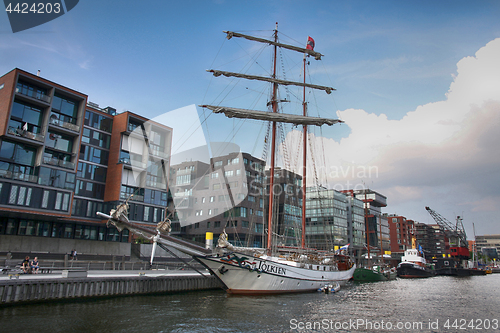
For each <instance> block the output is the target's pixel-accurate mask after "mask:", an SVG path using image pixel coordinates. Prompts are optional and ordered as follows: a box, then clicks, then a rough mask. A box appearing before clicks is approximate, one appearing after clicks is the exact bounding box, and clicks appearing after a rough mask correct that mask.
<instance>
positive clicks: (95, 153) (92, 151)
mask: <svg viewBox="0 0 500 333" xmlns="http://www.w3.org/2000/svg"><path fill="white" fill-rule="evenodd" d="M122 153H123V152H122ZM126 154H127V157H128V163H127V164H130V155H129V154H128V153H126ZM120 157H122V156H121V155H120ZM80 159H81V160H85V161H89V162H93V163H97V164H103V165H108V159H109V152H108V151H107V150H103V149H99V148H96V147H91V146H86V145H81V147H80Z"/></svg>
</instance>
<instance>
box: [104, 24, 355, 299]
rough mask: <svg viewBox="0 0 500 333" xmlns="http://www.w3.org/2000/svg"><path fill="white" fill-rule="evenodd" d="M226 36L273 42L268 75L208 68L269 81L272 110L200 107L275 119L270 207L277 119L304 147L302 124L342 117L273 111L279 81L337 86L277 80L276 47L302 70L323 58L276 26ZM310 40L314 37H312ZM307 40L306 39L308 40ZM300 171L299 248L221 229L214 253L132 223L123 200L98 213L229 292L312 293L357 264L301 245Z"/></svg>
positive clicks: (162, 228)
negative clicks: (286, 40)
mask: <svg viewBox="0 0 500 333" xmlns="http://www.w3.org/2000/svg"><path fill="white" fill-rule="evenodd" d="M225 33H226V34H227V37H228V38H232V37H240V38H245V39H250V40H253V41H257V42H261V43H265V44H270V45H273V46H274V73H273V74H272V76H271V77H257V76H254V75H246V74H238V73H230V72H225V71H219V70H209V72H211V73H213V74H214V75H215V76H220V75H224V76H230V77H236V78H243V79H250V80H262V81H266V82H270V83H271V84H272V86H273V89H272V95H271V98H270V102H269V105H271V107H272V112H266V111H254V110H244V109H237V108H232V107H224V106H219V105H217V106H214V105H202V107H204V108H208V109H210V110H212V111H213V112H214V113H224V114H225V115H226V116H228V117H235V118H247V119H257V120H263V121H271V122H272V123H273V131H272V141H271V165H270V171H269V175H270V176H269V188H270V193H269V207H273V198H274V193H273V188H274V186H273V185H274V155H275V138H276V123H277V122H286V123H292V124H295V125H302V126H303V129H304V135H303V137H304V144H303V147H307V142H306V141H305V140H306V137H307V135H306V133H307V132H306V129H307V126H308V125H314V126H322V125H325V124H326V125H333V124H336V123H339V122H341V121H340V120H337V119H329V118H319V117H310V116H307V112H306V109H307V107H306V104H307V103H306V102H305V101H304V102H303V107H304V112H303V113H304V114H303V115H291V114H284V113H278V112H277V109H278V107H277V104H278V101H277V88H278V86H279V85H297V86H301V87H303V88H304V99H305V89H306V88H311V89H319V90H323V91H325V92H326V93H331V91H332V90H335V89H333V88H331V87H324V86H318V85H314V84H309V83H306V82H305V75H304V82H292V81H285V80H280V79H277V78H276V77H277V76H276V53H277V48H278V47H280V48H285V49H289V50H293V51H297V52H300V53H303V54H304V61H303V63H304V73H305V66H306V55H310V56H313V57H314V58H315V59H319V58H321V54H320V53H318V52H315V51H314V50H313V47H306V48H300V47H296V46H290V45H285V44H282V43H280V42H278V31H277V29H276V30H275V31H274V40H266V39H261V38H255V37H252V36H248V35H243V34H239V33H236V32H230V31H225ZM310 40H312V39H310ZM308 44H309V43H308ZM303 150H304V155H303V162H304V163H305V161H306V155H305V154H306V152H305V151H306V149H303ZM303 170H304V174H303V176H302V177H303V178H302V184H303V188H302V192H303V198H302V203H303V205H302V232H301V235H302V242H301V247H299V248H290V247H280V246H276V243H275V244H274V246H273V233H272V232H268V233H267V244H266V245H267V247H266V248H264V249H263V248H248V247H236V246H233V245H232V244H230V243H229V242H228V241H227V235H226V233H225V232H223V233H222V234H221V235H220V237H219V240H218V242H217V247H216V249H215V251H214V253H209V254H207V253H206V251H204V249H195V248H193V247H190V246H189V244H184V243H182V242H179V241H177V240H175V239H174V238H172V237H169V236H168V232H169V229H170V227H169V223H168V221H164V222H162V223H160V224H159V225H158V227H157V231H156V233H154V232H151V230H149V231H148V230H146V229H145V228H143V227H140V226H137V225H133V224H131V223H130V222H129V221H128V218H127V214H128V204H127V202H126V203H124V204H122V205H120V206H119V207H118V208H117V209H116V210H112V211H111V214H110V215H107V214H103V213H98V215H100V216H102V217H105V218H107V219H108V221H109V223H112V224H113V225H115V226H116V227H117V228H118V229H119V230H121V229H123V228H127V229H129V230H130V231H131V232H133V233H136V234H138V235H140V236H142V237H144V238H147V239H150V240H152V241H153V242H154V247H153V254H152V257H153V256H154V249H155V247H156V244H159V245H160V246H165V245H166V246H171V247H174V248H176V249H178V250H180V251H183V252H185V253H188V254H190V255H192V256H193V258H194V259H196V260H197V261H198V262H200V263H201V264H202V265H203V266H204V267H206V268H207V269H208V270H210V272H211V273H212V274H213V275H215V276H216V277H217V278H218V279H219V280H220V281H221V282H222V284H223V285H224V288H225V289H226V290H227V292H228V293H233V294H277V293H292V292H312V291H316V290H318V289H320V288H322V287H324V286H325V285H337V284H339V285H343V284H345V283H346V282H347V281H348V280H350V279H352V276H353V273H354V270H355V269H356V265H355V264H354V263H353V262H352V261H351V258H350V257H349V256H347V255H343V254H335V253H333V251H332V252H326V251H322V252H320V251H316V250H314V249H309V248H306V246H305V202H306V200H305V193H306V178H305V175H306V173H305V166H304V167H303ZM268 211H269V215H268V219H267V220H268V227H267V230H273V223H274V221H275V217H274V216H273V215H272V211H273V210H272V209H269V210H268Z"/></svg>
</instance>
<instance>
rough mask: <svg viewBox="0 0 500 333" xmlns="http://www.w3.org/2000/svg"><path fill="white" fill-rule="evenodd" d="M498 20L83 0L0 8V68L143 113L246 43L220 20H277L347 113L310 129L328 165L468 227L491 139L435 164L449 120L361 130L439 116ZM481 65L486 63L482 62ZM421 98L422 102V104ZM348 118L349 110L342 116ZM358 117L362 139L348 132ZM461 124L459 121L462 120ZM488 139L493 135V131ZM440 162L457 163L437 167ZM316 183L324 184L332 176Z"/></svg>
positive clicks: (490, 10) (434, 4) (487, 223)
mask: <svg viewBox="0 0 500 333" xmlns="http://www.w3.org/2000/svg"><path fill="white" fill-rule="evenodd" d="M498 17H500V2H498V1H477V2H474V3H472V2H470V1H307V2H306V1H222V0H219V1H175V2H174V1H140V2H139V1H105V2H103V1H93V0H86V1H80V2H79V3H78V5H77V6H76V7H75V8H74V9H73V10H71V11H70V12H68V13H67V14H65V15H63V16H62V17H60V18H58V19H56V20H54V21H51V22H49V23H46V24H44V25H41V26H38V27H35V28H32V29H29V30H26V31H23V32H18V33H16V34H13V33H12V32H11V29H10V26H9V23H8V19H7V15H6V14H5V13H4V14H0V73H1V74H3V73H6V72H8V71H10V70H12V69H13V68H15V67H18V68H21V69H24V70H26V71H29V72H32V73H36V71H37V70H41V76H42V77H44V78H47V79H49V80H52V81H54V82H57V83H61V84H63V85H65V86H67V87H70V88H73V89H75V90H78V91H81V92H83V93H85V94H87V95H88V96H89V101H92V102H95V103H98V104H99V105H100V106H101V107H106V106H108V105H109V106H112V107H115V108H116V109H117V110H118V111H119V112H121V111H124V110H131V111H133V112H136V113H138V114H142V115H144V116H147V117H151V118H153V117H156V116H158V115H160V114H163V113H165V112H167V111H171V110H175V109H178V108H182V107H185V106H187V105H192V104H196V105H198V104H202V103H211V102H213V101H214V100H216V99H217V95H218V92H217V90H218V88H219V87H220V86H219V83H216V82H215V79H212V77H211V75H210V74H208V73H206V72H205V70H206V69H208V68H210V67H211V66H212V64H214V65H219V64H221V65H225V64H227V63H228V61H229V59H234V52H236V53H238V52H241V51H242V50H251V49H250V48H251V46H250V45H249V44H246V43H245V42H241V41H237V42H236V41H235V42H233V40H231V41H225V35H224V34H223V33H222V30H233V31H240V32H244V31H247V32H251V33H256V34H258V35H261V36H270V35H271V33H272V32H271V30H272V29H273V28H274V25H275V22H278V23H279V30H280V31H282V32H283V33H285V34H286V36H290V37H291V38H293V39H294V40H295V41H299V43H304V44H305V41H306V40H307V36H312V37H314V39H315V41H316V50H318V51H320V52H321V53H323V54H325V57H324V58H323V60H322V62H321V64H314V66H316V67H314V68H315V69H317V70H318V71H319V70H322V72H323V74H321V75H319V80H320V82H317V83H320V84H326V85H332V86H333V87H335V88H337V89H338V90H337V91H336V92H334V93H333V95H334V96H333V97H329V99H327V100H326V102H323V101H320V102H319V103H320V104H321V107H322V108H324V109H327V108H329V109H331V111H332V112H333V115H334V116H340V117H342V119H344V117H345V119H344V120H346V121H347V120H348V119H349V120H350V123H349V122H347V123H346V124H345V125H342V126H338V127H336V128H332V129H324V131H323V132H316V133H315V135H316V136H324V137H326V138H327V139H329V140H332V142H333V143H332V144H333V146H332V147H333V148H331V151H332V152H335V153H337V154H341V153H342V154H343V156H348V157H346V158H345V160H340V159H333V158H332V161H333V160H335V162H332V163H339V167H340V166H343V167H345V166H346V165H347V164H349V165H351V167H353V166H356V167H357V168H359V167H361V166H364V167H366V166H367V165H374V164H376V165H377V166H378V167H379V169H380V170H381V171H380V174H379V175H377V176H376V177H375V178H376V179H369V178H370V177H368V179H366V177H365V178H364V179H363V181H365V182H366V183H367V184H370V183H371V184H372V185H370V186H371V187H373V189H375V190H378V191H379V192H380V193H382V194H386V195H387V196H388V203H389V206H388V207H387V209H386V210H385V211H386V212H388V213H398V214H402V215H405V216H407V217H408V218H413V219H416V220H418V221H421V222H425V223H432V219H431V218H430V216H429V215H428V214H427V213H426V212H425V209H424V206H425V205H428V206H431V208H433V209H435V210H437V211H438V212H440V213H441V214H443V215H445V216H446V217H447V218H448V219H450V220H453V218H454V215H461V214H463V215H464V217H465V220H464V221H465V222H464V223H465V224H466V227H467V229H468V232H469V234H470V235H471V234H472V227H471V226H469V225H467V223H469V224H471V223H472V222H475V224H476V231H477V233H478V234H484V233H499V234H500V224H498V217H497V216H498V215H499V211H498V208H496V207H495V205H493V204H491V203H490V204H487V203H488V200H493V199H496V198H500V193H499V192H498V190H496V191H493V190H492V189H491V188H488V189H487V191H486V190H485V188H484V186H488V187H489V186H492V185H495V184H496V185H498V182H499V181H500V175H499V172H498V170H497V169H498V164H497V162H499V161H497V160H492V159H491V158H489V157H491V156H495V155H496V154H497V153H498V147H497V146H496V145H494V144H492V145H490V146H488V147H489V149H490V150H486V152H485V153H484V154H485V155H478V154H480V153H481V152H482V151H483V150H481V149H479V150H478V147H479V146H478V145H475V146H474V147H472V148H470V149H471V150H470V151H465V150H463V149H462V152H464V155H468V156H470V159H467V158H465V157H463V156H451V157H450V158H449V159H448V160H446V161H443V159H442V158H443V156H444V155H446V153H442V152H441V153H440V152H438V151H432V153H431V154H428V153H426V152H429V149H430V148H429V147H432V149H434V148H436V147H438V148H439V147H442V149H443V150H444V151H445V152H448V153H449V154H452V152H461V150H460V149H459V148H456V147H455V148H450V146H449V144H450V140H451V141H453V138H456V137H457V136H460V133H462V132H460V131H459V129H456V131H455V132H450V133H448V135H447V136H446V135H443V137H439V138H437V137H436V138H435V140H434V141H432V142H430V141H429V142H428V141H426V138H427V137H434V135H435V132H432V133H428V132H426V131H429V130H431V127H429V128H427V127H426V126H425V122H424V125H415V126H419V127H418V129H416V130H415V132H420V134H419V133H413V131H411V130H407V131H408V132H412V135H413V136H409V138H408V141H409V143H408V142H403V141H405V140H403V141H401V139H398V140H399V141H397V142H395V141H387V140H385V139H383V138H379V140H380V141H377V140H374V139H373V137H378V134H380V133H384V131H387V130H390V131H395V130H394V129H395V128H406V127H404V126H399V125H403V124H406V123H405V121H404V119H405V117H407V118H408V115H409V113H410V114H412V113H413V114H415V115H418V114H420V115H423V114H432V115H437V114H441V112H442V111H439V110H441V109H439V106H440V105H442V104H440V102H446V101H448V95H449V92H450V89H451V87H452V86H453V83H454V82H455V81H456V80H457V77H459V78H460V76H461V73H459V72H458V70H457V68H458V67H457V64H459V62H460V61H461V60H462V59H464V58H466V59H467V57H475V56H476V52H478V51H479V50H480V49H482V48H484V47H485V46H486V45H487V44H488V43H489V42H491V41H493V40H495V39H496V38H499V37H500V20H498ZM487 52H490V53H493V54H495V53H494V52H496V49H495V50H493V47H489V48H487V49H486V51H485V52H483V53H485V54H486V53H487ZM484 59H488V57H487V56H486V55H485V56H484ZM498 59H500V57H499V58H498ZM299 60H300V58H299ZM484 61H486V60H484ZM462 63H463V64H464V65H463V68H464V69H463V72H464V74H463V75H462V77H464V78H465V77H467V75H466V73H468V72H467V71H471V72H473V71H476V72H477V70H475V69H474V65H473V64H467V63H465V62H462ZM494 64H495V61H494V60H493V66H494ZM496 64H497V66H499V65H498V63H496ZM262 66H264V67H265V66H266V65H262ZM485 66H492V65H491V63H490V64H489V65H485ZM495 68H496V67H495ZM221 69H224V68H221ZM492 72H493V73H496V72H495V71H492ZM325 73H326V74H325ZM256 74H261V73H256ZM484 75H496V74H492V73H488V71H485V74H484ZM493 79H495V77H494V78H493ZM479 80H480V81H481V79H479ZM464 81H465V80H463V81H462V80H460V82H464ZM222 82H225V81H222ZM460 82H458V83H457V84H455V87H458V86H459V83H460ZM463 84H464V85H465V84H466V83H463ZM464 89H465V88H464ZM465 91H467V90H466V89H465ZM469 91H470V89H469ZM490 93H491V94H490V95H488V96H481V98H483V99H484V100H493V101H498V100H499V99H500V97H498V96H500V94H497V91H491V92H490ZM447 94H448V95H447ZM495 96H497V97H498V98H496V99H495ZM321 98H323V97H321ZM472 99H473V98H472ZM468 102H469V101H464V103H468ZM474 102H477V103H479V102H478V101H475V100H474ZM471 103H472V101H471ZM480 105H482V104H480ZM351 109H352V111H348V110H351ZM431 109H432V110H435V111H434V112H433V113H425V110H431ZM356 110H357V111H356ZM482 110H485V109H482ZM488 110H490V109H488ZM498 110H499V109H497V108H496V106H492V107H491V110H490V111H485V112H486V113H485V114H486V115H485V116H484V119H485V120H484V121H485V124H486V125H491V124H496V122H497V121H498V118H497V117H495V115H496V112H497V111H498ZM198 111H199V112H200V113H201V112H202V110H201V109H198ZM336 111H340V112H339V113H337V114H335V112H336ZM428 112H430V111H428ZM443 113H444V111H443ZM483 113H484V112H483ZM466 114H468V113H467V112H466V111H464V112H463V117H465V118H463V119H462V120H464V122H462V123H461V124H465V120H466V119H468V118H467V116H466ZM352 115H356V117H354V118H353V119H351V117H352ZM488 115H489V116H490V117H489V118H488V117H487V116H488ZM422 117H423V116H422ZM410 118H411V117H410ZM417 118H418V117H417ZM449 118H450V119H453V116H450V117H449ZM418 119H421V118H418ZM428 119H429V120H432V119H430V118H428ZM446 119H448V118H446ZM446 119H445V120H446ZM474 119H483V118H481V117H475V118H474ZM436 121H441V122H443V121H444V120H443V119H438V120H436ZM361 122H362V123H361ZM415 123H416V124H420V123H418V121H416V122H415ZM467 123H469V124H470V122H467ZM485 124H483V125H485ZM364 125H366V126H367V128H366V129H365V131H366V133H367V134H366V136H365V137H363V135H362V134H357V133H358V132H359V131H361V129H363V126H364ZM234 126H236V127H237V126H238V125H236V124H235V121H233V120H227V119H224V118H223V117H222V116H210V118H209V119H208V121H207V122H206V125H205V128H204V130H205V132H207V131H208V132H209V134H210V139H211V140H214V141H216V140H226V139H227V137H228V133H229V132H231V131H232V129H233V127H234ZM252 126H256V125H255V124H253V125H252ZM405 126H410V128H411V125H407V124H406V125H405ZM464 126H465V125H464ZM478 126H479V127H478V128H485V127H484V126H482V125H478ZM460 129H461V130H464V131H465V130H466V129H465V128H464V127H463V126H462V127H460ZM258 130H259V129H258V127H255V131H258ZM377 130H378V132H377ZM433 130H435V131H440V130H439V129H437V128H436V129H433ZM174 131H175V128H174ZM357 131H358V132H357ZM372 131H375V132H372ZM467 133H469V134H470V135H472V137H471V138H469V139H468V141H467V142H469V143H470V142H476V141H477V142H487V141H488V139H487V138H483V136H484V135H483V136H481V134H478V133H480V132H474V131H472V130H470V131H469V132H467ZM471 133H472V134H471ZM474 133H476V134H474ZM487 133H489V132H487ZM483 134H484V133H483ZM380 137H381V136H380ZM395 137H396V136H395ZM401 137H402V136H399V137H398V138H401ZM460 137H462V138H463V137H466V136H460ZM363 138H364V139H365V141H363ZM233 140H234V142H236V143H238V144H239V145H240V146H242V147H243V150H245V151H249V152H253V151H251V150H254V148H253V147H254V146H255V144H254V141H255V140H257V139H252V140H249V139H248V132H244V131H243V133H239V134H237V135H236V136H235V137H234V139H233ZM394 140H395V139H394ZM489 140H490V141H491V140H493V141H494V137H493V138H491V137H490V139H489ZM373 141H374V142H373ZM367 142H370V143H372V144H377V146H376V147H380V146H383V147H385V148H384V149H382V150H377V149H371V150H370V151H371V152H376V153H374V156H373V158H372V159H370V160H368V159H366V158H364V157H366V156H367V155H369V153H367V152H366V149H367V146H368V147H370V145H366V143H367ZM377 142H378V143H377ZM412 142H413V143H412ZM395 146H397V147H399V148H398V149H402V151H404V152H407V151H411V149H413V148H414V149H416V150H415V154H414V155H410V156H406V155H405V156H404V158H401V159H399V157H398V156H401V154H399V155H398V154H396V150H394V149H393V148H394V147H395ZM339 147H340V148H339ZM401 147H403V148H401ZM408 147H412V148H411V149H410V148H408ZM344 149H348V152H349V153H346V152H345V150H344ZM454 149H455V150H454ZM457 149H458V150H457ZM255 154H256V155H257V156H258V155H259V154H260V153H255ZM356 154H358V155H356ZM361 154H362V155H363V158H361ZM375 155H376V156H375ZM498 155H500V154H498ZM382 156H385V159H384V160H383V161H382V160H381V158H382ZM358 160H359V161H358ZM389 160H390V161H391V163H388V161H389ZM412 160H413V162H411V161H412ZM424 160H425V161H426V164H423V162H422V161H424ZM410 162H411V163H410ZM453 162H456V163H453ZM346 163H347V164H346ZM471 164H472V165H473V166H471ZM411 166H414V167H415V169H412V167H411ZM450 166H452V169H453V170H455V169H456V170H455V171H456V172H450V171H449V170H450V169H449V168H450ZM440 167H441V168H440ZM398 168H399V169H398ZM426 168H428V169H426ZM403 170H404V171H403ZM408 170H410V171H411V172H408ZM436 170H438V171H443V172H444V171H445V170H446V172H444V173H443V174H441V172H436ZM471 170H472V171H471ZM474 170H476V171H474ZM471 173H473V176H474V177H472V176H471ZM481 176H482V177H483V178H481ZM469 178H470V179H472V178H474V181H473V183H467V182H464V179H469ZM430 179H432V181H430ZM358 180H359V179H358ZM488 180H489V181H488ZM325 182H327V183H329V184H333V183H335V182H338V180H325ZM332 182H333V183H332ZM471 182H472V180H471ZM492 182H493V183H492ZM497 188H498V187H497ZM481 189H482V190H484V193H481V192H482V191H481ZM391 195H392V197H391ZM493 201H494V200H493ZM470 202H474V203H475V204H471V203H470Z"/></svg>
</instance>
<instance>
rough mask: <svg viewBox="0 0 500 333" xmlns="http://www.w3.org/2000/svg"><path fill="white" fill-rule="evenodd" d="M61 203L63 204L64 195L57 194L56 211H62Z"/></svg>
mask: <svg viewBox="0 0 500 333" xmlns="http://www.w3.org/2000/svg"><path fill="white" fill-rule="evenodd" d="M61 203H62V193H61V192H57V194H56V205H55V206H54V209H57V210H60V209H61Z"/></svg>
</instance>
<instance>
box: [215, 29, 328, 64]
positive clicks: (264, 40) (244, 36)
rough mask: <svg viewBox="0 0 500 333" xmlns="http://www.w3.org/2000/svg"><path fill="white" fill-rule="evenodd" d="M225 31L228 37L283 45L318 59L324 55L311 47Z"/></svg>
mask: <svg viewBox="0 0 500 333" xmlns="http://www.w3.org/2000/svg"><path fill="white" fill-rule="evenodd" d="M224 33H226V34H227V39H231V38H232V37H241V38H245V39H248V40H253V41H256V42H260V43H264V44H269V45H276V46H278V47H282V48H285V49H288V50H292V51H297V52H300V53H307V54H309V55H310V56H313V57H314V59H316V60H320V59H321V57H322V56H323V55H322V54H321V53H319V52H316V51H313V50H310V49H305V48H303V47H298V46H293V45H288V44H283V43H278V42H274V41H272V40H268V39H264V38H259V37H254V36H249V35H244V34H240V33H239V32H234V31H224Z"/></svg>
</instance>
